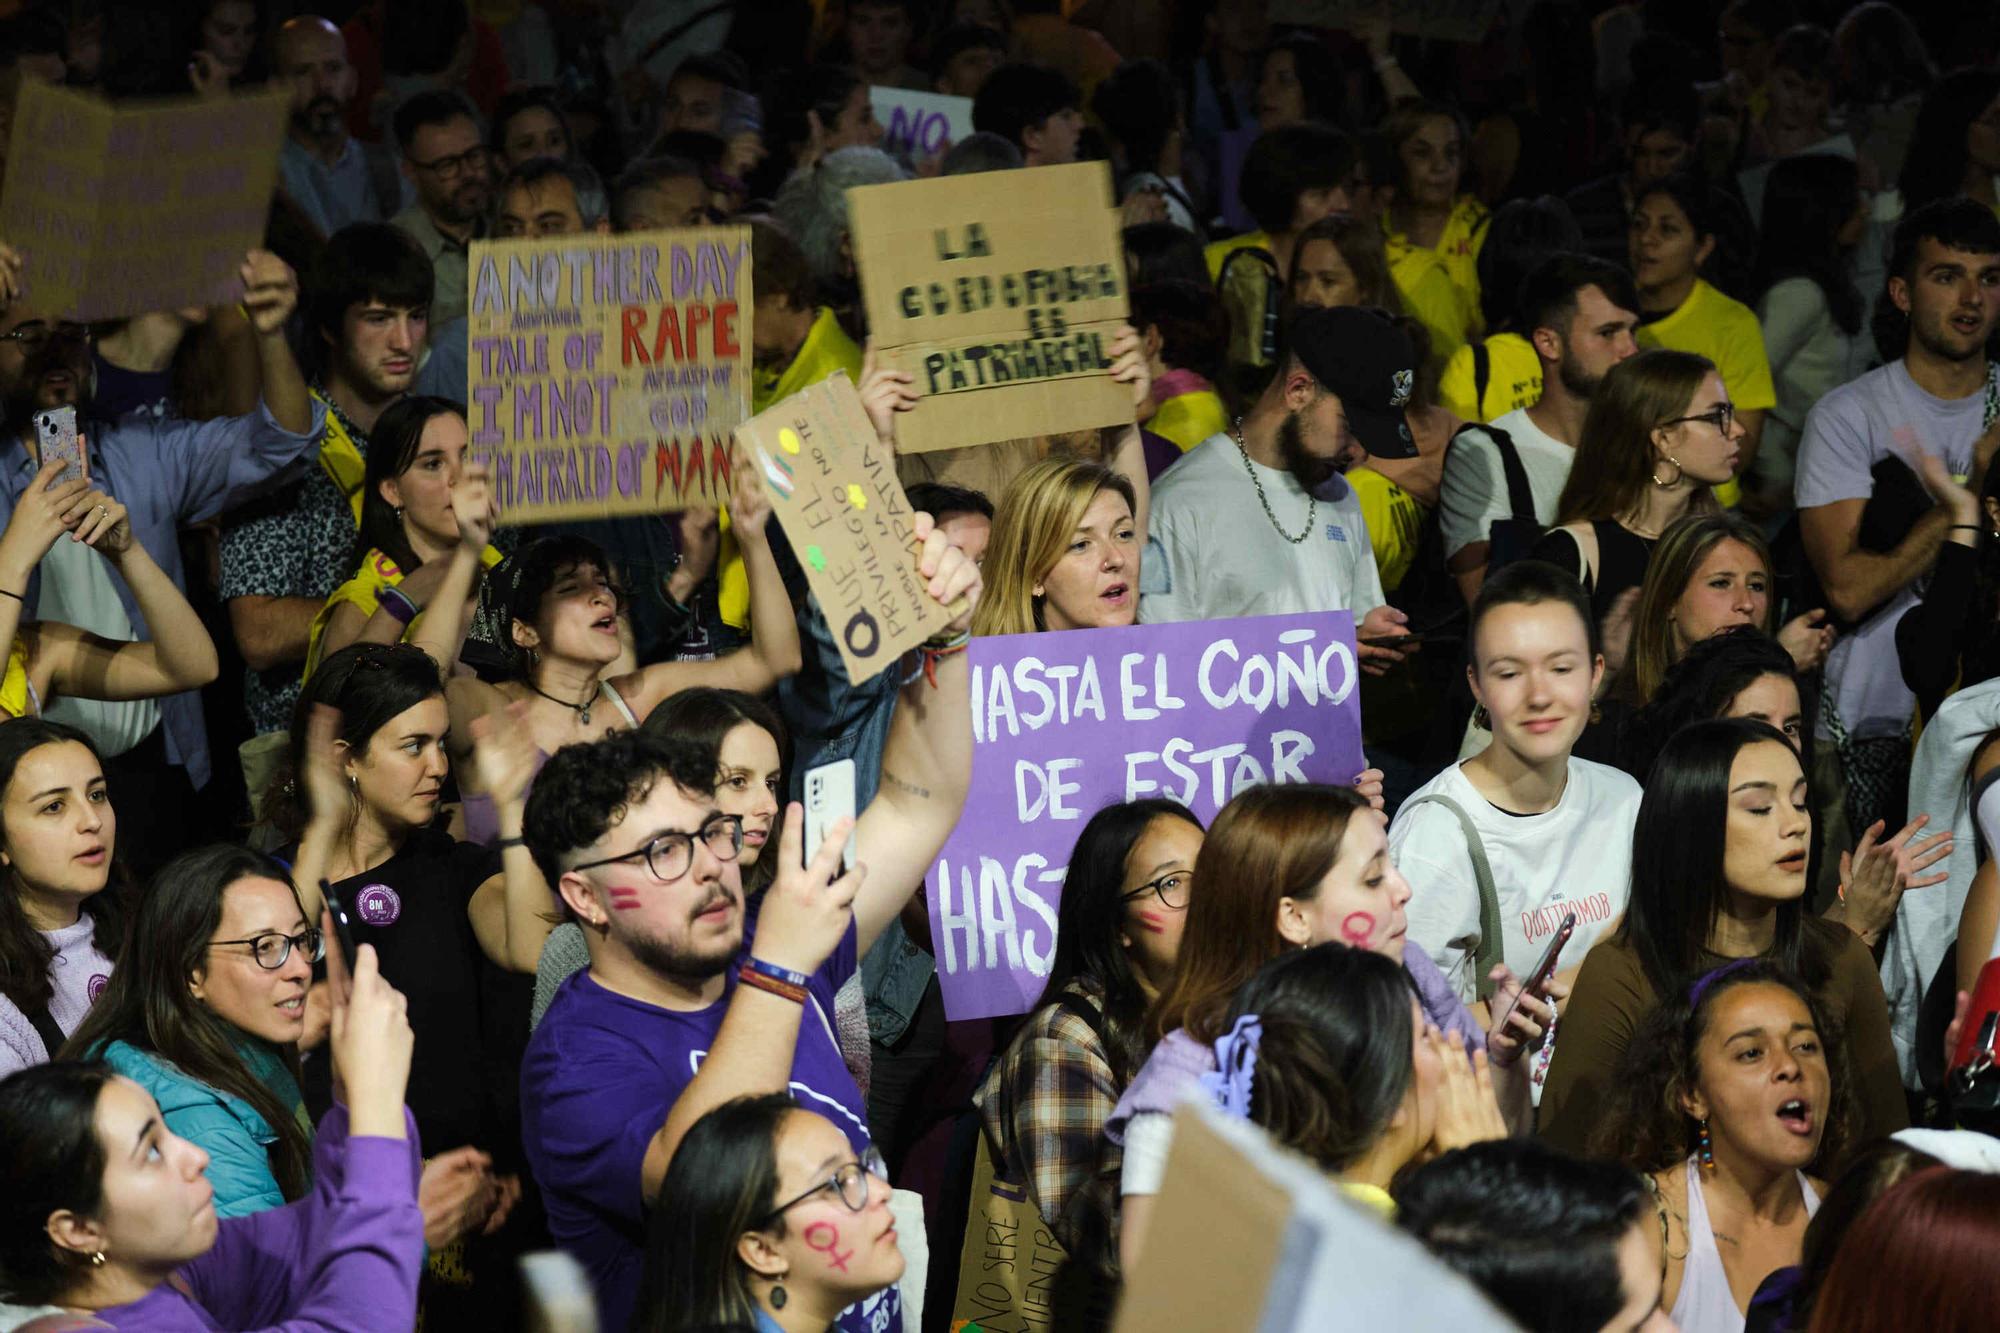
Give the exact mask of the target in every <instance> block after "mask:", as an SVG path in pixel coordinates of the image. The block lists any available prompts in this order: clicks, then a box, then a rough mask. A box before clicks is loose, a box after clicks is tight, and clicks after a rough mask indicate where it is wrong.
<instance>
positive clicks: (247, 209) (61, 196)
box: [0, 79, 290, 320]
mask: <svg viewBox="0 0 2000 1333" xmlns="http://www.w3.org/2000/svg"><path fill="white" fill-rule="evenodd" d="M289 107H290V94H289V93H285V92H266V93H255V94H251V95H248V96H243V97H228V98H223V99H218V100H214V101H209V100H203V99H196V98H188V99H187V100H185V101H177V102H162V103H157V104H153V105H130V106H120V107H116V108H114V107H112V105H111V104H110V103H108V102H105V101H102V100H100V99H98V98H95V97H90V96H86V95H84V94H82V93H77V92H72V91H70V90H69V89H67V88H59V87H55V86H52V85H50V84H45V83H41V82H39V81H37V80H33V79H30V80H27V81H26V82H24V83H23V84H22V86H21V92H20V98H19V101H18V102H17V103H16V105H15V112H14V133H13V137H12V141H11V143H10V145H9V148H8V157H7V186H6V193H5V196H4V197H0V236H4V237H5V238H6V239H7V242H8V244H10V245H12V246H13V247H14V248H15V249H17V250H19V251H20V252H21V254H22V256H23V258H24V264H25V273H24V274H23V277H24V280H25V284H26V288H27V292H26V295H25V297H24V298H23V299H24V300H25V301H26V302H29V303H31V304H32V305H33V306H34V307H35V308H36V309H37V310H41V311H45V312H47V313H48V314H49V315H51V316H59V317H61V318H63V319H75V320H99V319H116V318H120V317H123V316H126V315H136V314H141V313H143V312H145V311H149V310H171V309H176V308H179V307H182V306H205V305H224V304H233V303H235V302H236V301H239V300H241V299H242V297H243V284H242V280H241V278H240V277H239V276H238V275H239V273H240V271H241V269H242V267H243V256H244V255H245V254H246V253H248V252H249V251H250V250H252V249H254V248H256V247H257V246H260V245H262V244H263V237H264V220H265V213H266V211H267V210H268V208H269V207H270V203H271V194H272V191H273V190H274V189H275V188H276V185H277V180H278V150H279V147H280V145H281V144H282V143H283V141H284V134H285V118H286V116H287V115H288V114H289Z"/></svg>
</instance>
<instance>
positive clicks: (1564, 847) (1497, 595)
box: [1389, 560, 1640, 1096]
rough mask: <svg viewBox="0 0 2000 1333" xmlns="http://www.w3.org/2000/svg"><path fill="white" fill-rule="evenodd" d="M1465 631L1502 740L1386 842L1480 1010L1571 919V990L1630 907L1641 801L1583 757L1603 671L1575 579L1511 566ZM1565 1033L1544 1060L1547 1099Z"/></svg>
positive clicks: (1417, 909)
mask: <svg viewBox="0 0 2000 1333" xmlns="http://www.w3.org/2000/svg"><path fill="white" fill-rule="evenodd" d="M1467 634H1468V636H1469V638H1468V643H1469V646H1470V651H1469V653H1468V654H1467V656H1468V658H1469V663H1468V665H1467V667H1466V678H1467V680H1468V681H1469V682H1470V683H1471V686H1472V693H1473V697H1474V699H1475V700H1476V701H1477V703H1478V705H1479V709H1478V713H1476V714H1475V717H1476V718H1477V717H1478V716H1479V715H1480V714H1483V715H1484V719H1485V721H1486V724H1487V725H1488V726H1490V728H1491V732H1492V740H1491V741H1490V742H1488V744H1487V745H1486V747H1485V748H1484V749H1482V750H1481V751H1479V752H1478V753H1477V754H1475V755H1473V756H1472V757H1471V758H1470V759H1467V760H1465V761H1464V762H1463V763H1459V764H1454V765H1452V766H1451V767H1449V768H1447V769H1445V770H1444V771H1443V772H1442V773H1440V774H1438V775H1437V776H1436V777H1435V778H1433V779H1431V780H1430V781H1429V782H1427V783H1425V784H1424V785H1423V786H1421V787H1419V788H1417V790H1416V791H1415V792H1414V793H1412V794H1411V796H1410V798H1409V799H1408V800H1407V801H1405V802H1404V803H1403V806H1402V808H1401V809H1400V810H1399V811H1398V812H1397V814H1396V822H1395V825H1394V827H1392V828H1391V829H1390V830H1389V846H1390V850H1391V852H1392V853H1393V854H1394V856H1395V858H1396V864H1397V866H1398V867H1399V868H1400V869H1401V870H1402V872H1403V874H1404V875H1405V876H1406V877H1407V878H1408V879H1409V881H1410V906H1409V922H1410V938H1411V940H1412V942H1413V943H1415V944H1416V945H1417V946H1418V947H1420V948H1422V949H1423V950H1424V951H1425V952H1426V953H1427V954H1428V955H1429V956H1430V958H1431V961H1433V962H1435V963H1436V964H1437V966H1438V968H1439V969H1440V970H1441V971H1442V972H1443V973H1444V974H1445V976H1446V978H1447V979H1448V980H1449V981H1450V983H1451V985H1452V988H1453V989H1454V990H1455V991H1456V993H1457V994H1458V996H1459V998H1460V999H1461V1000H1463V1001H1464V1002H1466V1003H1467V1004H1472V1003H1475V1002H1478V1001H1484V1000H1487V999H1488V998H1489V997H1490V995H1491V994H1492V990H1493V985H1494V981H1495V978H1497V977H1498V976H1499V975H1500V969H1501V967H1503V966H1504V967H1506V968H1509V969H1512V970H1513V972H1514V973H1515V974H1517V975H1521V976H1527V975H1529V974H1530V973H1531V972H1533V971H1534V970H1535V968H1536V965H1537V963H1538V961H1539V960H1540V959H1541V957H1542V955H1543V953H1544V951H1545V950H1546V949H1547V948H1548V946H1549V943H1550V941H1551V939H1552V938H1553V937H1554V935H1555V934H1556V932H1557V930H1558V928H1559V927H1560V925H1561V924H1562V922H1563V921H1564V920H1565V919H1566V918H1568V917H1572V916H1573V917H1574V918H1575V926H1574V932H1575V933H1574V935H1573V937H1572V938H1571V940H1570V943H1569V945H1568V947H1567V948H1566V949H1565V950H1564V953H1563V956H1562V961H1560V962H1559V963H1558V970H1557V972H1556V974H1555V975H1556V976H1557V977H1558V978H1560V980H1561V982H1562V983H1563V985H1564V986H1565V988H1566V987H1567V985H1568V984H1569V982H1570V981H1571V979H1572V978H1573V977H1574V976H1575V974H1576V968H1577V965H1578V964H1579V963H1581V962H1582V960H1583V956H1584V954H1585V953H1586V952H1588V950H1589V949H1590V946H1591V945H1592V944H1593V943H1594V942H1595V941H1596V940H1597V939H1599V938H1600V937H1601V936H1603V935H1604V934H1605V933H1606V932H1607V931H1609V930H1610V929H1611V928H1612V926H1613V925H1614V924H1615V923H1616V921H1617V919H1618V916H1619V914H1620V913H1622V912H1623V911H1624V910H1625V897H1626V886H1627V884H1628V882H1629V879H1630V874H1631V839H1632V835H1631V828H1632V821H1633V818H1634V817H1635V816H1636V814H1637V812H1638V808H1639V794H1640V793H1639V784H1638V783H1636V782H1634V781H1633V780H1632V779H1631V778H1630V777H1628V776H1626V775H1625V774H1624V773H1621V772H1619V771H1618V770H1617V769H1615V768H1610V767H1608V766H1606V765H1603V764H1594V763H1591V762H1590V761H1589V760H1587V759H1578V758H1577V757H1576V756H1575V755H1573V754H1572V753H1571V748H1572V747H1573V746H1574V745H1575V744H1576V739H1577V737H1578V736H1580V735H1581V734H1582V733H1583V728H1584V726H1585V725H1586V724H1587V723H1588V722H1589V721H1590V718H1591V712H1592V707H1591V695H1592V692H1593V691H1594V689H1595V688H1596V686H1597V683H1598V681H1599V679H1600V678H1601V677H1602V675H1603V672H1604V658H1603V656H1602V654H1601V653H1600V652H1599V651H1598V644H1597V633H1596V626H1595V622H1594V621H1593V620H1592V618H1591V615H1590V608H1589V604H1588V603H1587V602H1586V601H1585V600H1584V594H1583V589H1582V588H1581V587H1580V586H1579V585H1578V584H1577V581H1576V580H1575V579H1574V578H1571V577H1570V576H1569V575H1568V574H1565V573H1564V572H1563V571H1561V570H1559V569H1556V568H1555V567H1553V566H1551V565H1546V564H1543V563H1541V562H1540V561H1534V560H1523V561H1518V562H1516V563H1515V564H1512V565H1509V566H1507V567H1506V568H1505V569H1502V570H1501V571H1500V572H1499V573H1497V574H1495V575H1494V576H1493V577H1492V578H1490V579H1488V580H1486V581H1485V582H1484V583H1483V584H1481V585H1480V589H1479V592H1478V594H1477V595H1476V596H1475V597H1474V598H1473V600H1472V611H1471V614H1470V619H1469V621H1468V624H1467ZM1544 993H1545V994H1546V993H1548V992H1546V991H1545V992H1544ZM1557 1035H1558V1034H1555V1033H1552V1034H1551V1035H1550V1040H1549V1041H1548V1042H1546V1043H1544V1045H1543V1047H1542V1053H1541V1056H1540V1058H1539V1059H1538V1060H1537V1062H1536V1068H1535V1070H1534V1077H1533V1079H1532V1085H1533V1087H1534V1091H1535V1093H1536V1095H1537V1096H1539V1094H1540V1089H1541V1084H1542V1081H1543V1079H1544V1078H1545V1077H1546V1074H1547V1069H1548V1060H1549V1055H1550V1052H1551V1049H1552V1047H1553V1045H1554V1043H1555V1040H1556V1037H1557Z"/></svg>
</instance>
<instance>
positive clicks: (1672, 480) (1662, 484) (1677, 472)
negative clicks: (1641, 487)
mask: <svg viewBox="0 0 2000 1333" xmlns="http://www.w3.org/2000/svg"><path fill="white" fill-rule="evenodd" d="M1660 457H1661V458H1663V459H1665V460H1666V461H1667V462H1669V463H1672V464H1673V465H1674V475H1673V476H1671V477H1669V478H1667V480H1665V481H1661V480H1660V469H1659V465H1658V464H1655V465H1654V467H1653V472H1652V478H1653V484H1654V485H1655V486H1658V487H1659V488H1660V489H1661V490H1663V491H1664V490H1666V489H1668V488H1669V487H1672V486H1678V485H1680V482H1681V478H1682V477H1684V476H1686V475H1687V473H1686V472H1685V471H1684V470H1683V469H1682V468H1681V462H1680V460H1679V459H1678V458H1675V457H1674V456H1673V455H1672V454H1661V455H1660Z"/></svg>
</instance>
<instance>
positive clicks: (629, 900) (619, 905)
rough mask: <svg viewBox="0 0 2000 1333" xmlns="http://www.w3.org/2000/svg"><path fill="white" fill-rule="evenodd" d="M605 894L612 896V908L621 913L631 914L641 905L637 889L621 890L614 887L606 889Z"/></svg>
mask: <svg viewBox="0 0 2000 1333" xmlns="http://www.w3.org/2000/svg"><path fill="white" fill-rule="evenodd" d="M605 893H607V894H608V895H610V898H611V906H612V907H613V908H615V909H616V910H618V911H620V912H630V911H632V910H633V909H634V908H636V907H638V906H639V905H640V904H639V891H638V890H637V889H626V888H619V887H617V886H616V885H614V886H612V887H611V888H609V889H606V890H605Z"/></svg>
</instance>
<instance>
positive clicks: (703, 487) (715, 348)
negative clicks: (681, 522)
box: [466, 227, 754, 523]
mask: <svg viewBox="0 0 2000 1333" xmlns="http://www.w3.org/2000/svg"><path fill="white" fill-rule="evenodd" d="M467 283H468V286H469V289H470V290H469V292H468V310H469V312H470V313H469V318H468V319H467V321H466V324H467V330H466V336H467V338H468V340H469V346H468V347H467V365H468V367H469V370H470V374H469V379H470V381H471V385H470V398H471V402H470V403H469V404H468V408H469V410H470V413H471V418H472V421H471V425H472V451H473V453H474V455H475V456H477V457H479V458H480V459H481V460H482V461H484V462H485V463H486V464H487V466H488V467H489V468H491V469H492V472H493V486H494V498H495V500H496V501H497V502H498V505H499V508H500V514H501V517H502V519H503V521H505V522H507V523H548V522H554V521H556V520H558V519H570V518H601V517H607V516H610V515H613V514H651V513H659V512H662V511H666V510H675V509H684V508H686V507H688V506H689V505H711V506H712V505H715V504H717V503H719V502H721V501H722V500H723V499H724V498H726V497H727V495H728V493H729V435H730V432H731V431H732V430H734V429H735V428H736V425H737V423H738V422H740V421H742V420H743V418H744V417H746V416H748V415H749V413H750V379H749V376H750V312H751V309H752V307H753V304H754V297H753V295H752V293H751V290H750V230H749V228H747V227H702V228H687V229H681V230H673V231H655V232H632V233H629V234H626V235H622V236H601V235H595V234H590V235H581V236H561V237H553V238H549V239H545V240H506V241H475V242H473V244H472V254H471V262H470V264H469V266H468V277H467Z"/></svg>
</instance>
